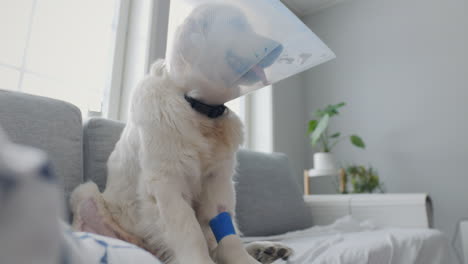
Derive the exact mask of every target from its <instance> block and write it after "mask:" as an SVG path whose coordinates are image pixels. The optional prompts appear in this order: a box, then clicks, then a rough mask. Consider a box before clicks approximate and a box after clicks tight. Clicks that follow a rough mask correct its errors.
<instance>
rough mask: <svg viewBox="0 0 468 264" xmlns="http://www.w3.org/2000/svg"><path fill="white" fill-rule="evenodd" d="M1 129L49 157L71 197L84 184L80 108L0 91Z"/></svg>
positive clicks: (19, 141) (51, 100) (50, 100)
mask: <svg viewBox="0 0 468 264" xmlns="http://www.w3.org/2000/svg"><path fill="white" fill-rule="evenodd" d="M0 126H2V127H3V128H4V130H5V132H6V133H7V134H8V136H9V138H10V139H11V140H12V141H13V142H15V143H18V144H23V145H28V146H32V147H35V148H39V149H41V150H43V151H45V152H46V153H47V154H48V155H49V157H50V159H51V162H52V166H53V167H54V171H55V173H56V174H57V176H58V178H59V179H60V180H61V181H62V183H63V184H64V189H65V192H66V193H67V194H68V193H69V192H70V191H71V190H73V188H74V187H75V186H77V185H78V184H80V183H81V182H82V180H83V170H82V168H83V145H82V140H83V137H82V122H81V113H80V110H79V109H78V108H77V107H76V106H74V105H72V104H69V103H65V102H62V101H58V100H54V99H50V98H45V97H39V96H33V95H27V94H22V93H16V92H9V91H3V90H0Z"/></svg>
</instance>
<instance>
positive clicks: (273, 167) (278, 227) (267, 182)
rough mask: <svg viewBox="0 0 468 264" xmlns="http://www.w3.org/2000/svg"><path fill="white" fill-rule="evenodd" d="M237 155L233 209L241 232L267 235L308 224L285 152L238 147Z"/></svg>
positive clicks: (309, 219)
mask: <svg viewBox="0 0 468 264" xmlns="http://www.w3.org/2000/svg"><path fill="white" fill-rule="evenodd" d="M237 158H238V162H239V166H238V169H237V175H236V176H235V181H236V182H237V186H236V192H237V208H236V213H237V220H238V225H239V229H240V230H241V231H242V233H243V234H244V235H245V236H269V235H275V234H280V233H285V232H289V231H294V230H299V229H304V228H307V227H310V226H311V225H312V219H311V215H310V211H309V210H308V209H307V207H306V204H305V202H304V199H303V197H302V193H301V190H300V187H299V185H298V183H297V182H296V180H295V179H294V177H292V174H291V172H290V171H291V170H290V167H289V162H288V158H287V156H286V155H284V154H282V153H268V154H267V153H259V152H252V151H246V150H241V151H239V153H238V155H237Z"/></svg>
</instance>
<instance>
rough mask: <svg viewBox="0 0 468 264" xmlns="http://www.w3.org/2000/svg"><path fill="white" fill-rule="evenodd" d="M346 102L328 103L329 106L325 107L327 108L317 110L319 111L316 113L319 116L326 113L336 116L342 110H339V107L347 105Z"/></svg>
mask: <svg viewBox="0 0 468 264" xmlns="http://www.w3.org/2000/svg"><path fill="white" fill-rule="evenodd" d="M345 105H346V104H345V103H344V102H341V103H339V104H336V105H328V106H327V107H325V109H323V110H321V109H319V110H317V112H315V115H316V116H318V117H323V116H325V115H328V116H329V117H332V116H335V115H338V114H339V113H340V112H338V109H339V108H341V107H343V106H345Z"/></svg>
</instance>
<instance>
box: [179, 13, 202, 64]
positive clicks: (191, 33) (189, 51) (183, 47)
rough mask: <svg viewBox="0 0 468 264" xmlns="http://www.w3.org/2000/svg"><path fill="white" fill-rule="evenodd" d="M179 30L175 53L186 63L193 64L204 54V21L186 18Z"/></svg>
mask: <svg viewBox="0 0 468 264" xmlns="http://www.w3.org/2000/svg"><path fill="white" fill-rule="evenodd" d="M178 30H179V32H178V34H176V38H175V39H174V42H175V47H176V50H175V52H176V54H174V55H175V56H177V57H179V58H180V60H181V61H184V62H185V63H186V64H189V65H193V64H194V63H196V61H197V60H198V59H199V57H200V56H202V55H203V48H204V46H205V41H206V38H205V35H204V29H203V23H200V21H196V20H195V19H186V20H185V21H184V23H183V24H182V25H181V26H180V27H179V29H178Z"/></svg>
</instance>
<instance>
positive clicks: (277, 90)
mask: <svg viewBox="0 0 468 264" xmlns="http://www.w3.org/2000/svg"><path fill="white" fill-rule="evenodd" d="M311 71H313V69H312V70H311ZM272 93H273V94H272V103H273V104H272V106H273V107H272V111H273V151H275V152H283V153H285V154H287V155H288V157H289V162H290V165H291V170H292V173H294V175H295V176H296V178H297V181H298V183H299V184H302V177H303V176H302V175H303V171H304V169H305V168H306V167H307V166H308V165H307V159H308V150H309V148H310V147H309V143H308V139H307V138H308V137H307V135H306V133H307V120H306V118H307V115H306V107H305V106H306V102H307V99H306V98H305V96H304V95H305V86H304V83H303V80H302V76H301V75H295V76H293V77H290V78H288V79H285V80H283V81H281V82H279V83H277V84H275V85H273V90H272Z"/></svg>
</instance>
